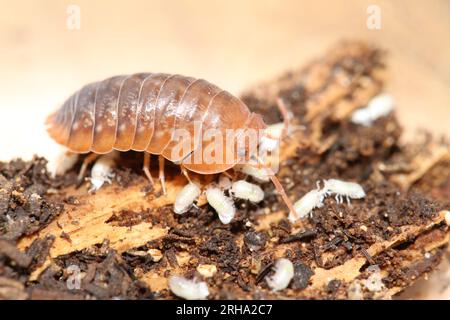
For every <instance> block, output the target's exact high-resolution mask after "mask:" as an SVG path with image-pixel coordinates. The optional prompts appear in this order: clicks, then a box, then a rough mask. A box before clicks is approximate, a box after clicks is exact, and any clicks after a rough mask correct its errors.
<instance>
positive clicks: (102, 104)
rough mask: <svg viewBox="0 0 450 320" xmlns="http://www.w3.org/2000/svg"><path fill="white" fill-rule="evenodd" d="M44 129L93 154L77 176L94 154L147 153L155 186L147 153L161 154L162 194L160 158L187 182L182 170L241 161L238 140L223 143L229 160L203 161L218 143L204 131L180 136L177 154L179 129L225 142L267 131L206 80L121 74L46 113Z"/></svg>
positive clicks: (207, 170)
mask: <svg viewBox="0 0 450 320" xmlns="http://www.w3.org/2000/svg"><path fill="white" fill-rule="evenodd" d="M46 124H47V130H48V132H49V134H50V136H51V137H52V138H53V139H54V140H55V141H56V142H58V143H59V144H61V145H64V146H65V147H67V148H68V149H69V150H70V151H72V152H74V153H89V152H92V154H91V155H89V156H88V157H86V159H85V162H84V163H83V166H82V169H81V171H80V177H83V176H84V172H85V170H86V167H87V165H88V164H89V162H91V161H93V160H94V159H95V157H96V156H98V155H99V154H105V153H109V152H111V151H112V150H118V151H129V150H135V151H142V152H144V155H145V156H144V168H143V169H144V172H145V174H146V175H147V177H148V179H149V180H150V182H151V183H153V180H152V177H151V175H150V171H149V166H150V154H155V155H159V166H160V179H161V184H162V189H163V192H165V186H164V171H163V168H164V159H168V160H170V161H172V162H174V163H177V164H180V166H181V169H182V171H183V173H184V174H185V175H186V177H187V178H188V179H189V177H188V175H187V171H192V172H196V173H199V174H215V173H220V172H225V171H227V170H228V169H230V168H233V167H234V166H235V165H236V164H237V163H238V162H240V161H241V157H242V153H239V152H237V151H236V148H237V143H233V144H231V145H227V144H226V143H223V144H222V146H223V154H224V155H227V154H229V153H230V152H232V158H231V161H222V162H214V163H207V162H206V161H203V160H202V159H203V158H202V155H201V154H200V153H201V152H202V151H203V150H205V149H206V148H208V146H209V145H210V144H212V143H215V142H213V139H205V138H204V135H202V134H200V135H199V137H200V138H194V139H189V141H184V140H183V139H181V140H182V141H181V144H183V148H181V149H180V150H179V151H180V152H176V153H174V148H176V147H178V146H179V144H180V141H179V140H180V139H175V137H174V132H175V131H176V129H183V130H184V132H187V133H189V134H191V136H194V137H195V130H199V131H200V132H201V133H205V132H206V131H207V130H217V131H219V132H220V133H222V137H226V131H227V130H234V132H245V131H246V130H249V129H252V130H262V129H264V128H266V124H265V123H264V121H263V120H262V117H261V116H260V115H258V114H256V113H252V112H250V110H249V109H248V107H247V106H246V105H245V104H244V103H243V102H242V101H241V100H240V99H238V98H236V97H234V96H233V95H231V94H230V93H229V92H227V91H225V90H222V89H220V88H219V87H217V86H215V85H213V84H211V83H209V82H208V81H206V80H203V79H195V78H192V77H186V76H182V75H170V74H165V73H137V74H132V75H120V76H115V77H111V78H108V79H105V80H103V81H99V82H94V83H90V84H87V85H85V86H84V87H82V88H81V89H80V90H78V91H77V92H75V93H74V94H73V95H72V96H71V97H69V99H68V100H67V101H66V102H65V103H64V104H63V105H62V106H61V107H60V108H59V109H58V110H57V111H55V112H54V113H52V114H50V115H49V117H48V118H47V121H46ZM196 124H199V127H196ZM239 129H240V130H241V131H239ZM234 138H236V136H234ZM230 148H232V149H230ZM177 150H178V149H177ZM246 156H248V155H246ZM193 159H201V160H200V161H193ZM227 159H228V158H227ZM269 173H270V172H269ZM269 175H270V177H271V180H272V182H273V183H274V185H275V187H276V189H277V190H278V192H279V193H280V194H281V196H282V198H283V200H284V202H285V203H286V205H287V206H288V207H289V209H290V210H291V212H294V213H295V210H294V209H293V206H292V204H291V201H290V200H289V198H288V197H287V195H286V193H285V191H284V189H283V187H282V186H281V184H280V183H279V181H278V179H277V178H276V177H275V175H273V174H269Z"/></svg>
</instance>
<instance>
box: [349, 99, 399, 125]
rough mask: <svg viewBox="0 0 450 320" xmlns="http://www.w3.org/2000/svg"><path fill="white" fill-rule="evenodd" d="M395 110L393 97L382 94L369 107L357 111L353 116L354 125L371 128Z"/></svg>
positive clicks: (372, 100) (370, 102)
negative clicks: (376, 121)
mask: <svg viewBox="0 0 450 320" xmlns="http://www.w3.org/2000/svg"><path fill="white" fill-rule="evenodd" d="M393 109H394V99H393V98H392V96H390V95H388V94H386V93H382V94H379V95H377V96H375V97H373V98H372V99H371V100H370V101H369V103H368V104H367V107H365V108H362V109H358V110H355V111H354V112H353V114H352V119H351V121H352V122H353V123H356V124H359V125H363V126H366V127H369V126H371V125H372V124H373V122H374V121H375V120H377V119H378V118H380V117H384V116H387V115H388V114H389V113H391V112H392V110H393Z"/></svg>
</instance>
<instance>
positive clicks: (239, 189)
mask: <svg viewBox="0 0 450 320" xmlns="http://www.w3.org/2000/svg"><path fill="white" fill-rule="evenodd" d="M230 193H231V194H232V195H233V196H234V197H236V198H239V199H244V200H250V201H251V202H253V203H258V202H261V201H262V200H263V199H264V191H263V190H262V189H261V187H260V186H257V185H256V184H253V183H249V182H247V181H245V180H239V181H235V182H233V184H232V185H231V190H230Z"/></svg>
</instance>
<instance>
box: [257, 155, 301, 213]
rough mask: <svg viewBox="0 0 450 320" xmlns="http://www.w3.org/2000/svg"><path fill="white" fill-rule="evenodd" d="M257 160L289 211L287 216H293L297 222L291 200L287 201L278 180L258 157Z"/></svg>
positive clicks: (287, 198)
mask: <svg viewBox="0 0 450 320" xmlns="http://www.w3.org/2000/svg"><path fill="white" fill-rule="evenodd" d="M257 159H258V166H262V167H263V168H264V170H266V172H267V175H268V176H269V178H270V180H271V181H272V183H273V185H274V186H275V189H276V190H277V192H278V193H279V194H280V195H281V198H282V199H283V201H284V203H285V204H286V206H287V207H288V209H289V211H290V212H289V216H293V217H294V219H295V220H298V219H299V216H298V214H297V211H295V208H294V205H293V204H292V201H291V199H289V197H288V196H287V194H286V191H284V188H283V186H282V185H281V183H280V180H278V178H277V176H276V175H275V173H274V172H273V171H272V169H270V168H269V167H268V166H267V165H266V164H264V163H263V162H262V160H261V159H260V158H259V157H257Z"/></svg>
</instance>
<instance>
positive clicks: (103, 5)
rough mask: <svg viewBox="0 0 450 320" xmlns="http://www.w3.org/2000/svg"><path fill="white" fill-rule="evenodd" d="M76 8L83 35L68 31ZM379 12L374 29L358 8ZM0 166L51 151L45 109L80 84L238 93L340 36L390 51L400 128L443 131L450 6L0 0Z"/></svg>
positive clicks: (449, 130)
mask: <svg viewBox="0 0 450 320" xmlns="http://www.w3.org/2000/svg"><path fill="white" fill-rule="evenodd" d="M70 4H75V5H78V6H79V8H80V10H81V11H80V13H81V20H80V29H79V30H70V29H69V28H68V27H67V19H68V16H69V15H68V13H67V8H68V6H69V5H70ZM370 4H376V5H378V6H379V7H380V8H381V23H382V24H381V30H368V29H367V27H366V19H367V17H368V15H367V13H366V10H367V7H368V6H369V5H370ZM0 5H1V8H2V10H1V13H0V48H1V53H0V55H1V59H0V70H1V71H2V77H1V78H0V160H8V159H10V158H11V157H13V156H25V157H30V156H31V155H32V154H33V153H40V154H45V155H50V154H52V153H53V152H55V150H56V146H55V144H54V143H53V142H52V141H51V140H50V139H49V138H48V137H47V135H46V134H45V131H44V127H43V119H44V118H45V116H46V114H47V113H48V112H49V111H50V110H52V109H53V108H55V107H56V106H57V105H58V104H59V103H61V102H63V100H64V99H65V98H66V97H67V96H68V95H69V94H71V93H72V92H73V91H75V90H77V89H78V88H79V87H81V86H82V85H83V84H85V83H86V82H88V81H94V80H99V79H102V78H105V77H108V76H111V75H115V74H120V73H131V72H138V71H153V72H161V71H164V72H172V73H182V74H187V75H193V76H196V77H203V78H206V79H208V80H210V81H211V82H214V83H216V84H218V85H219V86H221V87H223V88H226V89H228V90H229V91H231V92H233V93H235V94H239V92H240V91H241V90H243V89H245V88H246V87H249V86H251V85H252V84H255V83H256V82H257V81H259V80H262V79H267V78H270V77H272V76H275V75H277V74H279V73H280V72H283V71H284V70H286V69H288V68H291V67H297V66H300V65H302V64H303V63H305V62H307V61H308V60H309V59H310V58H312V57H315V56H316V55H318V54H322V53H323V52H324V50H325V49H326V48H328V47H330V46H331V45H332V44H333V43H334V42H336V41H338V40H339V39H342V38H362V39H367V40H370V41H373V42H375V43H378V44H379V45H380V46H382V47H384V48H386V49H388V50H389V51H390V53H391V56H390V59H389V64H390V70H391V80H390V85H389V91H390V92H391V93H392V94H393V95H394V97H395V98H396V101H397V105H398V110H399V114H400V118H401V121H402V123H403V124H404V125H405V126H406V127H407V128H408V129H409V130H410V132H411V130H412V129H414V128H417V127H427V128H430V129H432V130H433V131H434V132H435V133H446V134H447V135H450V126H449V125H448V121H449V118H450V117H449V115H450V109H449V106H450V90H449V88H450V59H449V58H450V44H449V41H448V39H450V19H449V17H450V2H449V1H446V0H431V1H407V0H404V1H381V0H378V1H365V0H360V1H349V0H347V1H346V0H340V1H325V0H314V1H299V0H288V1H276V0H255V1H214V0H197V1H194V0H182V1H181V0H180V1H170V0H162V1H137V0H128V1H106V0H97V1H92V0H91V1H87V0H83V1H81V0H78V1H75V0H74V1H70V2H69V1H61V0H53V1H51V0H40V1H24V0H16V1H5V0H0Z"/></svg>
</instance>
